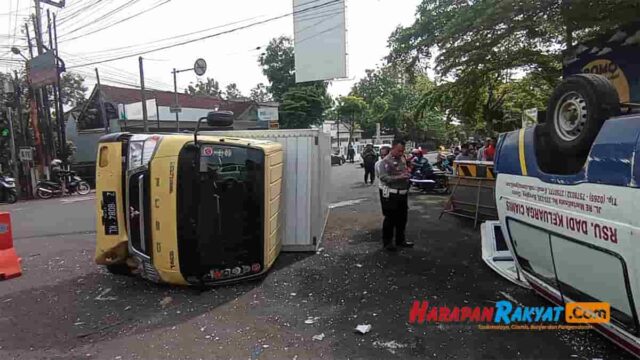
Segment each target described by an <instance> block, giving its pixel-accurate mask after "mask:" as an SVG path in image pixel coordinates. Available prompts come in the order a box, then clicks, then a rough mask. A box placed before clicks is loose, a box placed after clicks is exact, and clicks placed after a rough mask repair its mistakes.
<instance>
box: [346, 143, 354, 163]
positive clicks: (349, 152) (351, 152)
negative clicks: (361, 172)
mask: <svg viewBox="0 0 640 360" xmlns="http://www.w3.org/2000/svg"><path fill="white" fill-rule="evenodd" d="M355 157H356V150H355V149H354V148H353V145H351V143H349V147H348V148H347V161H348V162H350V163H352V164H353V160H354V159H355Z"/></svg>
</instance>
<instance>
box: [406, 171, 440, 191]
mask: <svg viewBox="0 0 640 360" xmlns="http://www.w3.org/2000/svg"><path fill="white" fill-rule="evenodd" d="M409 181H411V184H412V185H413V186H414V187H416V188H417V189H420V190H421V191H422V192H425V193H434V194H439V195H444V194H448V193H449V178H448V177H447V173H446V172H445V171H442V170H435V169H424V168H423V169H416V170H414V171H413V173H412V174H411V178H410V179H409Z"/></svg>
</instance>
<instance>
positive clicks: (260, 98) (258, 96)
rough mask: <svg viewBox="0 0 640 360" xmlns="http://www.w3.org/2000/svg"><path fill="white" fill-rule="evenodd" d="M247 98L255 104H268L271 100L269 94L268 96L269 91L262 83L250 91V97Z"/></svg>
mask: <svg viewBox="0 0 640 360" xmlns="http://www.w3.org/2000/svg"><path fill="white" fill-rule="evenodd" d="M249 97H250V98H251V100H253V101H256V102H268V101H272V100H273V98H272V97H271V94H269V91H268V90H267V87H266V86H265V85H264V84H263V83H259V84H258V85H256V87H254V88H253V89H251V95H250V96H249Z"/></svg>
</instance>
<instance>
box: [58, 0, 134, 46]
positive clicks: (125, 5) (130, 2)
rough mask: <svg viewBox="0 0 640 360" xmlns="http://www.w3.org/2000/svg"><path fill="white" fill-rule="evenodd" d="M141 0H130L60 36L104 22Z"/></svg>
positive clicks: (63, 36)
mask: <svg viewBox="0 0 640 360" xmlns="http://www.w3.org/2000/svg"><path fill="white" fill-rule="evenodd" d="M139 1H140V0H128V1H127V2H126V3H124V4H122V5H120V6H119V7H117V8H115V9H112V10H111V11H109V12H107V13H106V14H103V15H101V16H100V17H99V19H98V20H94V21H92V22H88V23H85V24H83V25H80V26H78V27H76V28H75V29H73V30H69V31H67V32H66V33H64V34H62V35H60V36H59V37H60V38H61V39H62V38H65V37H67V36H69V35H70V34H73V33H75V32H77V31H80V30H82V29H85V28H86V27H87V26H92V25H95V24H98V23H101V22H104V21H105V20H107V19H109V18H110V17H111V16H113V15H114V14H117V13H118V12H120V11H122V10H123V9H125V8H127V7H129V6H132V5H134V4H136V3H137V2H139Z"/></svg>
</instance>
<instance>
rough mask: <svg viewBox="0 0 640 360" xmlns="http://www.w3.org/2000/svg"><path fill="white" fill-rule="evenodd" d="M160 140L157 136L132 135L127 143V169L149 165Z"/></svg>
mask: <svg viewBox="0 0 640 360" xmlns="http://www.w3.org/2000/svg"><path fill="white" fill-rule="evenodd" d="M160 139H161V137H160V136H158V135H133V136H132V137H131V140H130V141H129V169H135V168H138V167H140V166H144V165H147V164H149V161H151V158H152V157H153V153H154V152H155V150H156V147H158V144H159V143H160Z"/></svg>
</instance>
